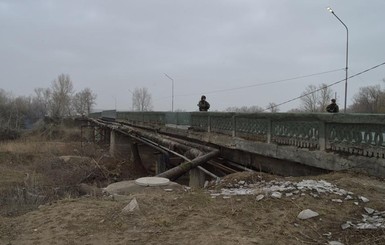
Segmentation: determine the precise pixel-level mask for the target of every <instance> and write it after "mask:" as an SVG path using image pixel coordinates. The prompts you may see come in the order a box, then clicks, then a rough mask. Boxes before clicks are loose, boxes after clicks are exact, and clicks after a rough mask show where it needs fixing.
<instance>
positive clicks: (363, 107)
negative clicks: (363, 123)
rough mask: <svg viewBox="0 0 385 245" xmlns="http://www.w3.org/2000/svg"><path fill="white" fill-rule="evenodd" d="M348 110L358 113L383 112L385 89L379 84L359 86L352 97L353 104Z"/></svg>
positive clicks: (384, 109)
mask: <svg viewBox="0 0 385 245" xmlns="http://www.w3.org/2000/svg"><path fill="white" fill-rule="evenodd" d="M350 111H352V112H358V113H384V112H385V91H383V90H381V87H380V85H375V86H367V87H362V88H360V90H359V92H358V93H357V94H356V95H354V97H353V105H352V106H351V107H350Z"/></svg>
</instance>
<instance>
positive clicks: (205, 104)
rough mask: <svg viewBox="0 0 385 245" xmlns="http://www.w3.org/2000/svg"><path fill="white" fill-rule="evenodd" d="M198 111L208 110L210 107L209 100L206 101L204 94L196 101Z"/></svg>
mask: <svg viewBox="0 0 385 245" xmlns="http://www.w3.org/2000/svg"><path fill="white" fill-rule="evenodd" d="M198 107H199V111H208V110H209V108H210V104H209V102H207V101H206V96H204V95H202V97H201V100H200V101H199V103H198Z"/></svg>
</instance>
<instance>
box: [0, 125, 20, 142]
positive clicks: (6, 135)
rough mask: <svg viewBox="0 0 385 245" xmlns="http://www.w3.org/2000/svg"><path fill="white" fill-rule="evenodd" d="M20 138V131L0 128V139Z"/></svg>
mask: <svg viewBox="0 0 385 245" xmlns="http://www.w3.org/2000/svg"><path fill="white" fill-rule="evenodd" d="M17 138H20V132H19V131H17V130H13V129H7V128H0V141H1V140H15V139H17Z"/></svg>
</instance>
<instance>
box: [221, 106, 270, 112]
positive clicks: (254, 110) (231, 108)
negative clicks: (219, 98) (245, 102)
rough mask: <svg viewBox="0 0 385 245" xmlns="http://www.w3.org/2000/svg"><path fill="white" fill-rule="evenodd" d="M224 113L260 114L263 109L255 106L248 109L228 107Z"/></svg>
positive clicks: (244, 107) (245, 107)
mask: <svg viewBox="0 0 385 245" xmlns="http://www.w3.org/2000/svg"><path fill="white" fill-rule="evenodd" d="M225 111H226V112H240V113H256V112H262V111H263V108H262V107H260V106H257V105H253V106H250V107H247V106H242V107H236V106H232V107H228V108H226V110H225Z"/></svg>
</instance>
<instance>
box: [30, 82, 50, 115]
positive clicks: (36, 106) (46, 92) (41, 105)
mask: <svg viewBox="0 0 385 245" xmlns="http://www.w3.org/2000/svg"><path fill="white" fill-rule="evenodd" d="M34 91H35V96H34V97H32V102H31V103H32V104H31V107H32V108H31V109H32V110H33V112H34V114H35V117H37V118H42V117H44V116H46V115H47V114H48V110H49V107H50V104H51V94H52V93H51V90H50V89H49V88H35V90H34Z"/></svg>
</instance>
